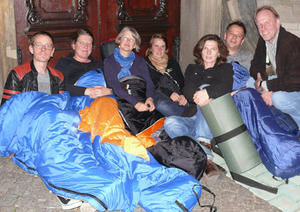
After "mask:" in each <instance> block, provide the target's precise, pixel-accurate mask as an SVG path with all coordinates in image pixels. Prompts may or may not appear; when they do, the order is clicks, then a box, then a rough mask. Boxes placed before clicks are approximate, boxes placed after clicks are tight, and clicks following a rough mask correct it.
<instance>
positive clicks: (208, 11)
mask: <svg viewBox="0 0 300 212" xmlns="http://www.w3.org/2000/svg"><path fill="white" fill-rule="evenodd" d="M221 20H222V0H181V23H180V38H181V44H180V64H181V69H182V70H183V72H184V71H185V69H186V67H187V65H188V64H190V63H194V59H195V57H194V56H193V49H194V46H195V45H196V43H197V42H198V40H199V39H200V38H201V37H202V36H203V35H205V34H208V33H212V34H217V35H219V34H220V29H221Z"/></svg>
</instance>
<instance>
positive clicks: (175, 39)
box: [100, 0, 180, 57]
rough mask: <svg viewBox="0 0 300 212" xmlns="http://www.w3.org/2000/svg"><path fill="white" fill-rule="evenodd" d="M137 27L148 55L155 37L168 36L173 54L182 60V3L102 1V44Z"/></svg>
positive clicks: (142, 48)
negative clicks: (148, 49) (152, 37)
mask: <svg viewBox="0 0 300 212" xmlns="http://www.w3.org/2000/svg"><path fill="white" fill-rule="evenodd" d="M124 26H131V27H134V28H135V29H136V30H137V31H138V32H139V34H140V35H141V37H142V46H141V52H140V53H139V54H140V55H141V56H144V53H145V50H146V49H147V47H148V42H149V40H150V37H151V36H152V34H154V33H156V32H159V33H164V34H165V35H166V36H167V38H168V42H169V55H170V56H171V55H173V56H174V57H178V55H177V54H178V53H179V52H178V51H179V35H180V0H142V1H141V0H111V1H101V30H100V36H101V39H100V40H101V41H104V40H108V39H110V38H113V37H116V35H117V33H118V32H119V31H120V30H121V29H122V28H123V27H124Z"/></svg>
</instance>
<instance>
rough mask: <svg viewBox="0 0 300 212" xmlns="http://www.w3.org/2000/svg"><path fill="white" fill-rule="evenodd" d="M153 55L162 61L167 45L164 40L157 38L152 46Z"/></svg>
mask: <svg viewBox="0 0 300 212" xmlns="http://www.w3.org/2000/svg"><path fill="white" fill-rule="evenodd" d="M151 50H152V55H153V57H154V58H156V59H161V58H162V57H163V56H164V55H165V53H166V44H165V42H164V40H163V39H161V38H155V39H154V40H153V42H152V46H151Z"/></svg>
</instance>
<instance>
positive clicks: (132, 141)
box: [79, 97, 155, 161]
mask: <svg viewBox="0 0 300 212" xmlns="http://www.w3.org/2000/svg"><path fill="white" fill-rule="evenodd" d="M79 114H80V116H81V122H80V125H79V130H81V131H84V132H90V133H91V136H92V142H93V141H94V138H95V136H96V135H100V136H101V143H104V142H109V143H112V144H115V145H120V146H122V148H123V149H124V151H125V152H127V153H130V154H134V155H137V156H140V157H142V158H145V159H146V160H148V161H149V160H150V159H149V156H148V154H147V151H146V147H147V146H148V145H149V144H152V145H153V142H154V144H155V141H154V139H152V138H151V137H150V136H151V135H150V136H149V137H147V135H148V134H147V133H149V132H148V131H147V133H146V132H145V133H144V134H141V136H138V137H136V136H133V135H131V134H130V133H129V132H128V131H127V130H126V129H125V125H124V123H123V120H122V118H121V116H120V114H119V111H118V104H117V102H116V100H115V99H113V98H111V97H101V98H98V99H95V100H94V101H93V102H92V104H91V105H90V107H86V108H85V109H84V110H80V111H79ZM142 135H143V136H142ZM144 144H147V145H146V146H144Z"/></svg>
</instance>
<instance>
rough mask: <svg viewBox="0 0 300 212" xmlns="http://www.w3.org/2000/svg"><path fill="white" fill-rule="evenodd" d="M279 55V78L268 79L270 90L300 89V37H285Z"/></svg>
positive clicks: (288, 90) (290, 90) (289, 90)
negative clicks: (291, 38)
mask: <svg viewBox="0 0 300 212" xmlns="http://www.w3.org/2000/svg"><path fill="white" fill-rule="evenodd" d="M280 47H281V48H280V49H279V50H278V56H277V60H278V61H277V62H276V63H277V76H278V77H277V78H275V79H272V80H267V81H266V82H267V87H268V89H269V91H287V92H292V91H300V60H299V59H300V39H299V38H295V39H293V40H290V39H285V40H284V41H283V43H281V44H280Z"/></svg>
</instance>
